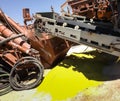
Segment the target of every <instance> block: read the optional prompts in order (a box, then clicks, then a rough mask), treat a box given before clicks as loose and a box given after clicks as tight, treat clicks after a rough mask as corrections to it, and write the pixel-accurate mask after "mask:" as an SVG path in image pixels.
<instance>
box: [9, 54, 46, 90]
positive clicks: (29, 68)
mask: <svg viewBox="0 0 120 101" xmlns="http://www.w3.org/2000/svg"><path fill="white" fill-rule="evenodd" d="M43 71H44V67H43V65H42V64H41V63H40V61H38V60H37V59H36V58H34V57H30V56H27V57H23V58H21V59H20V60H18V61H17V63H16V64H15V65H14V67H13V68H12V69H11V72H10V76H9V82H10V85H11V87H12V88H13V89H14V90H27V89H31V88H34V87H36V86H38V85H39V84H40V83H41V81H42V78H43ZM35 79H36V80H35ZM33 81H34V82H33Z"/></svg>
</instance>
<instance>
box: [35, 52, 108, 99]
mask: <svg viewBox="0 0 120 101" xmlns="http://www.w3.org/2000/svg"><path fill="white" fill-rule="evenodd" d="M104 65H106V64H105V62H104V60H101V59H99V56H96V55H93V54H92V55H90V54H73V55H71V56H69V57H67V58H66V59H65V60H64V61H62V62H61V63H60V64H59V65H57V66H56V67H54V68H53V69H52V70H51V71H50V72H49V73H48V74H47V75H46V76H45V78H44V80H43V81H42V83H41V84H40V86H39V87H38V88H37V93H36V94H35V96H39V94H40V92H41V93H42V96H45V95H48V96H49V97H50V100H45V101H66V100H67V99H70V98H72V97H74V96H75V95H76V94H78V93H79V92H81V91H83V90H85V89H87V88H89V87H96V86H98V85H101V84H102V83H103V80H105V78H104V77H103V76H102V75H101V70H102V67H103V66H104Z"/></svg>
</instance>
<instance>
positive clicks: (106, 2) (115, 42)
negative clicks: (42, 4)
mask: <svg viewBox="0 0 120 101" xmlns="http://www.w3.org/2000/svg"><path fill="white" fill-rule="evenodd" d="M66 7H67V10H68V11H65V8H66ZM69 7H70V8H71V9H72V13H71V12H70V9H69ZM61 10H62V14H61V15H59V14H57V13H55V12H46V13H45V12H44V13H43V12H38V13H36V15H35V16H36V21H37V22H40V24H41V23H42V27H41V26H40V27H39V24H38V25H37V29H39V30H43V29H44V30H47V31H48V32H49V33H51V34H52V35H53V36H57V37H60V38H62V39H66V40H69V41H72V42H75V43H78V44H85V45H87V46H91V47H94V48H96V49H97V50H101V51H103V52H106V53H109V54H112V55H115V56H118V57H119V56H120V27H119V25H120V22H119V21H120V20H119V17H120V1H119V0H67V1H66V2H65V3H64V4H63V5H62V6H61Z"/></svg>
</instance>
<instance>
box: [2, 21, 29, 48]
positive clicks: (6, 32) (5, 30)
mask: <svg viewBox="0 0 120 101" xmlns="http://www.w3.org/2000/svg"><path fill="white" fill-rule="evenodd" d="M0 32H1V34H2V36H4V37H6V38H8V37H12V36H16V34H14V33H13V32H12V31H11V30H9V29H8V28H7V27H5V26H4V25H3V24H2V23H1V24H0ZM13 41H14V42H15V43H17V44H18V45H20V46H23V47H26V48H30V45H29V44H28V43H26V42H25V41H23V40H22V38H16V39H14V40H13Z"/></svg>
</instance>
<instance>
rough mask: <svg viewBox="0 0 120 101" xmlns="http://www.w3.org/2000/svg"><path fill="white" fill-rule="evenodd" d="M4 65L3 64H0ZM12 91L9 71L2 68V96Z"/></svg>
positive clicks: (0, 94)
mask: <svg viewBox="0 0 120 101" xmlns="http://www.w3.org/2000/svg"><path fill="white" fill-rule="evenodd" d="M0 67H2V66H0ZM11 91H12V88H11V86H10V83H9V73H8V72H6V71H5V70H3V67H2V68H0V96H2V95H4V94H7V93H9V92H11Z"/></svg>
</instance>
